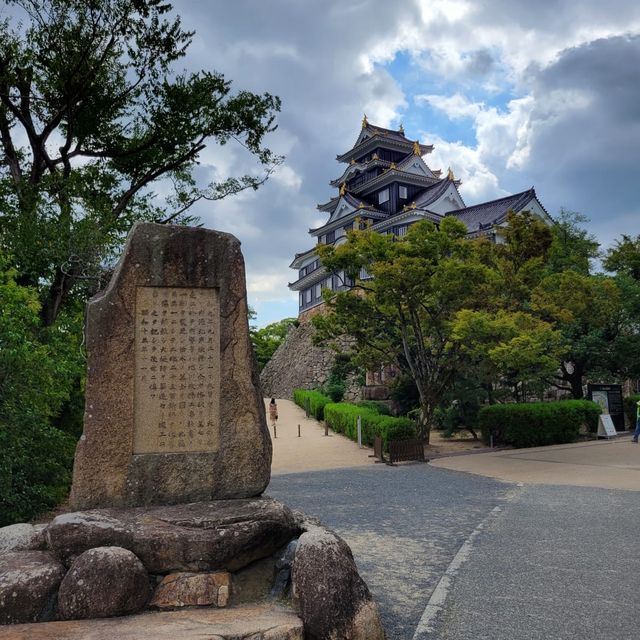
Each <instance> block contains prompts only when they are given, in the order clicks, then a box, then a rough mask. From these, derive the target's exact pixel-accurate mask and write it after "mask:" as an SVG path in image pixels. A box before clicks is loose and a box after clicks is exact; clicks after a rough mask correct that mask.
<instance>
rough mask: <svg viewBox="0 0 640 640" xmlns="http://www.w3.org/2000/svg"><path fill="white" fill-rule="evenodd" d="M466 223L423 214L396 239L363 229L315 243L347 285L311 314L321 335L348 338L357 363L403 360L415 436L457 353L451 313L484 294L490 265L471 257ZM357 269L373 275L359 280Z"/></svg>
mask: <svg viewBox="0 0 640 640" xmlns="http://www.w3.org/2000/svg"><path fill="white" fill-rule="evenodd" d="M465 235H466V227H465V226H464V224H462V223H461V222H460V221H458V220H455V219H454V218H445V219H444V220H443V221H442V223H441V224H440V226H439V228H436V227H435V226H434V225H433V224H431V223H430V222H426V221H422V222H419V223H417V224H415V225H413V226H412V228H411V229H410V230H409V232H408V233H407V235H406V236H405V238H404V239H403V240H402V241H399V242H395V241H394V238H393V237H391V236H382V235H380V234H378V233H375V232H372V231H369V230H365V231H353V232H350V233H349V235H348V238H349V239H348V242H347V243H345V244H343V245H341V246H338V247H331V246H327V245H325V246H319V247H318V253H319V255H320V257H321V260H322V263H323V265H324V266H325V267H326V268H327V270H328V271H339V270H342V269H344V270H345V272H346V273H347V275H348V276H349V277H351V278H352V279H356V286H355V288H354V289H353V290H351V291H347V292H342V293H338V294H336V295H335V296H331V295H330V294H329V293H327V294H326V295H327V303H328V305H329V307H330V309H331V310H332V313H331V314H329V315H327V316H316V317H314V319H313V321H314V324H315V325H316V329H317V331H318V337H319V338H320V339H328V338H330V337H334V336H337V335H341V334H348V335H351V336H353V337H354V339H355V341H356V345H357V349H356V351H357V356H356V357H357V359H358V363H359V364H363V365H365V366H369V367H371V368H373V366H376V365H377V366H379V365H381V364H383V365H384V364H390V363H394V364H396V366H398V367H399V368H402V367H403V365H404V366H406V367H408V369H409V371H410V372H411V377H412V378H413V380H414V381H415V383H416V387H417V389H418V393H419V397H420V414H421V417H420V424H419V430H420V435H421V436H422V437H424V439H425V441H426V442H427V443H428V442H429V433H430V429H431V425H432V419H433V414H434V411H435V409H436V407H437V405H438V403H439V402H440V400H441V398H442V396H443V394H444V392H445V391H446V390H447V389H448V388H449V387H450V386H451V384H452V382H453V379H454V375H455V371H456V367H457V365H458V362H459V357H460V346H459V344H458V343H456V342H455V340H453V336H452V323H453V320H454V318H455V315H456V313H457V312H458V311H459V310H461V309H464V308H475V307H477V306H478V305H480V304H481V301H482V300H483V299H485V298H486V293H487V291H488V289H489V288H490V285H491V272H490V270H489V269H488V268H487V267H485V266H484V265H482V264H481V263H480V261H479V260H478V259H477V257H476V254H475V252H474V249H473V245H472V243H470V242H469V241H467V240H466V239H465ZM361 269H366V271H367V272H368V273H369V274H370V275H371V276H373V279H372V280H360V279H358V275H359V274H360V273H361Z"/></svg>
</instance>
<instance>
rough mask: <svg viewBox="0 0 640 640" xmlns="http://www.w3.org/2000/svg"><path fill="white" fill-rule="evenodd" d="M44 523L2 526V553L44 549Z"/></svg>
mask: <svg viewBox="0 0 640 640" xmlns="http://www.w3.org/2000/svg"><path fill="white" fill-rule="evenodd" d="M44 528H45V527H44V525H35V526H34V525H32V524H27V523H26V522H20V523H19V524H10V525H9V526H8V527H1V528H0V553H7V552H9V551H36V550H39V549H44V547H45V540H44V535H43V531H44Z"/></svg>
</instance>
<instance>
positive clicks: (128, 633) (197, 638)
mask: <svg viewBox="0 0 640 640" xmlns="http://www.w3.org/2000/svg"><path fill="white" fill-rule="evenodd" d="M88 638H90V639H91V640H178V639H179V640H205V639H206V640H258V639H260V640H303V638H304V635H303V627H302V621H301V620H300V618H298V617H297V616H296V615H295V613H294V612H293V611H291V609H287V608H285V607H280V606H272V605H270V604H259V605H246V606H242V607H236V608H233V609H209V608H202V609H189V610H184V611H170V612H169V611H167V612H158V613H142V614H137V615H134V616H126V617H124V618H108V619H101V620H72V621H68V622H46V623H44V624H23V625H14V626H11V627H4V628H3V627H0V640H87V639H88Z"/></svg>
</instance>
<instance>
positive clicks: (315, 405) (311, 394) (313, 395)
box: [293, 389, 331, 420]
mask: <svg viewBox="0 0 640 640" xmlns="http://www.w3.org/2000/svg"><path fill="white" fill-rule="evenodd" d="M307 399H308V400H309V413H310V414H311V415H312V416H313V417H314V418H315V419H316V420H324V407H325V405H327V404H329V403H330V402H331V398H329V396H325V395H324V394H322V393H320V392H319V391H309V389H294V390H293V401H294V402H295V403H296V404H297V405H298V406H299V407H302V408H303V409H305V408H306V407H305V401H306V400H307Z"/></svg>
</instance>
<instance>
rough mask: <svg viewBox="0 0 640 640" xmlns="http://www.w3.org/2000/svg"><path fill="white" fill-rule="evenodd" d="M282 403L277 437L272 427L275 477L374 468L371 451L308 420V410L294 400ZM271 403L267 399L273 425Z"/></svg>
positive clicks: (273, 472) (278, 401) (316, 422)
mask: <svg viewBox="0 0 640 640" xmlns="http://www.w3.org/2000/svg"><path fill="white" fill-rule="evenodd" d="M276 402H277V403H278V423H277V426H276V432H277V438H274V437H273V429H272V428H271V425H269V432H270V433H271V442H272V443H273V462H272V463H271V474H272V475H274V476H275V475H280V474H282V473H297V472H302V471H320V470H324V469H343V468H346V467H362V466H369V465H372V464H373V462H372V459H371V458H369V454H370V453H372V450H371V449H368V448H363V449H359V448H358V445H357V444H356V443H355V442H353V441H352V440H349V439H348V438H345V437H344V436H342V435H340V434H337V433H333V432H332V431H329V435H328V436H325V435H324V427H323V426H322V425H321V424H320V423H319V422H318V421H317V420H316V419H315V418H307V417H305V413H304V410H302V409H301V408H300V407H299V406H298V405H296V404H295V403H294V402H291V400H276ZM268 403H269V400H266V399H265V408H266V410H267V422H269V419H268V416H269V408H268ZM298 425H300V437H298Z"/></svg>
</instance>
